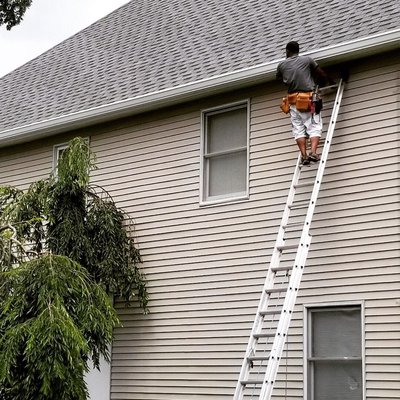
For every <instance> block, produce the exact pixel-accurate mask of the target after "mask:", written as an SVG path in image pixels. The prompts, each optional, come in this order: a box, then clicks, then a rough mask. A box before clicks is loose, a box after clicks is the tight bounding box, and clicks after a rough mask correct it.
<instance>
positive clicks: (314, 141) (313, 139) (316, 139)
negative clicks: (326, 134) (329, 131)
mask: <svg viewBox="0 0 400 400" xmlns="http://www.w3.org/2000/svg"><path fill="white" fill-rule="evenodd" d="M319 139H320V137H319V136H313V137H311V138H310V141H311V153H313V154H317V149H318V145H319Z"/></svg>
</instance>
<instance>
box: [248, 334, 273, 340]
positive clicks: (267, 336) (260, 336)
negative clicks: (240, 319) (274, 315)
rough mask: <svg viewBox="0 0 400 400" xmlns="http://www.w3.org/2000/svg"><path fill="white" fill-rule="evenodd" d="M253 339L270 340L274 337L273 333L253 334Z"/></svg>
mask: <svg viewBox="0 0 400 400" xmlns="http://www.w3.org/2000/svg"><path fill="white" fill-rule="evenodd" d="M253 337H254V338H256V339H260V338H270V337H275V334H274V333H255V334H254V335H253Z"/></svg>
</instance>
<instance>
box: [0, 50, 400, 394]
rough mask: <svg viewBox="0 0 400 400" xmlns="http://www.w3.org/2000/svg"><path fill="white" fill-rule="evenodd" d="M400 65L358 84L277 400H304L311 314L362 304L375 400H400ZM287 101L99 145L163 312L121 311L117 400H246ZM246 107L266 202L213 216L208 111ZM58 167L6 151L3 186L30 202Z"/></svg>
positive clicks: (163, 118)
mask: <svg viewBox="0 0 400 400" xmlns="http://www.w3.org/2000/svg"><path fill="white" fill-rule="evenodd" d="M399 64H400V58H399V56H393V54H392V55H391V56H390V57H389V56H388V57H382V59H381V61H379V62H375V63H374V64H372V63H371V62H365V63H359V65H356V66H355V67H353V68H352V74H351V78H350V81H349V83H348V86H347V88H346V92H345V96H344V99H343V103H342V105H343V107H342V109H341V113H340V117H339V120H338V123H337V131H336V133H335V138H334V142H333V145H332V148H331V153H330V157H329V164H328V166H327V169H326V173H325V177H324V183H323V187H322V191H321V193H320V198H319V200H318V207H317V209H316V214H315V219H314V222H313V230H312V234H313V242H312V246H311V251H310V253H309V258H308V263H307V264H308V266H307V270H306V272H305V275H304V279H303V282H302V290H301V292H300V294H299V302H298V305H297V309H296V310H297V311H296V313H295V315H294V317H293V322H292V325H291V328H290V334H289V344H288V349H289V351H288V352H287V353H286V352H285V357H284V359H283V365H282V367H281V370H280V374H279V380H278V382H277V385H276V390H275V397H274V399H280V400H283V399H284V398H288V399H289V398H290V399H292V400H300V399H303V349H304V344H303V317H304V316H303V305H304V304H305V305H313V304H315V305H319V304H327V303H340V302H342V303H343V304H345V303H346V302H350V301H351V302H363V304H364V310H365V311H364V312H365V346H364V347H365V349H364V350H365V376H366V399H368V400H372V399H374V400H375V399H379V400H394V399H400V384H399V382H400V376H399V375H400V372H399V367H398V366H399V365H400V341H399V337H400V319H399V315H400V312H399V311H400V303H399V301H400V300H399V296H400V283H399V282H400V266H399V260H400V245H399V243H400V241H399V239H400V228H399V217H400V211H399V200H400V198H399V197H400V193H399V183H400V182H399V172H398V171H399V161H400V160H399V126H400V121H399V113H400V106H399V103H400V99H399V87H400V85H399V84H400V76H399V75H400V72H399V67H398V65H399ZM281 95H282V92H281V90H280V89H279V88H278V87H277V86H276V85H270V86H264V87H260V88H253V89H248V90H246V91H242V92H240V93H233V94H230V95H226V96H224V97H220V98H211V99H206V100H203V101H201V102H198V103H191V104H189V105H187V106H185V107H181V108H179V107H176V108H174V109H173V110H165V111H163V112H154V113H151V114H147V115H145V116H143V117H142V118H131V119H129V120H126V121H122V122H118V123H114V124H110V125H108V126H103V127H101V128H99V129H93V130H92V131H91V132H89V133H93V135H92V137H91V145H92V148H93V150H94V151H95V152H96V153H97V157H98V167H99V168H98V170H96V171H95V172H94V173H93V181H94V182H95V183H96V184H100V185H102V186H104V187H105V188H106V189H107V190H108V191H109V192H110V193H111V195H112V196H113V198H114V199H115V200H116V201H117V202H118V204H119V205H120V206H122V207H124V208H125V209H126V210H127V211H128V212H129V213H130V214H131V215H132V217H133V218H134V219H135V221H136V233H137V238H138V243H139V246H140V249H141V252H142V255H143V259H144V265H143V268H144V271H145V272H146V275H147V279H148V282H149V291H150V296H151V303H150V311H151V313H150V314H149V315H147V316H143V315H141V313H140V310H138V309H136V308H135V307H131V308H126V307H124V304H123V303H122V302H117V307H118V310H119V313H120V316H121V318H122V320H123V323H124V327H123V328H119V329H117V330H116V332H115V334H116V338H115V342H114V345H113V364H112V385H111V392H112V395H111V398H112V399H136V400H180V399H182V400H188V399H196V400H203V399H204V400H206V399H207V400H208V399H213V400H222V399H226V400H228V399H231V398H232V395H233V391H234V387H235V384H236V380H237V378H238V373H239V369H240V365H241V360H242V357H243V355H244V354H243V353H244V350H245V348H246V344H247V340H248V335H249V332H250V328H251V325H252V322H253V319H254V314H255V309H256V307H257V304H258V299H259V296H260V291H261V287H262V285H263V282H264V278H265V274H266V271H265V269H266V267H267V265H268V262H269V258H270V254H271V251H272V248H273V245H274V241H275V238H276V233H277V227H278V226H279V223H280V218H281V215H282V209H283V205H284V202H285V200H286V195H287V192H288V188H289V184H290V181H291V174H292V172H293V169H294V160H295V157H296V156H297V150H296V146H295V144H294V142H293V141H292V140H291V139H290V137H289V133H288V132H289V131H290V122H289V120H288V118H286V117H284V116H283V114H281V113H280V112H279V110H278V108H277V104H278V102H279V99H280V97H281ZM246 98H250V99H251V137H250V199H249V200H248V201H243V202H237V203H231V204H221V205H218V206H210V207H199V176H200V171H199V168H200V125H201V120H200V117H201V115H200V114H201V113H200V111H201V110H202V109H205V108H208V107H212V106H217V105H221V104H224V103H229V102H231V101H235V100H242V99H246ZM328 113H329V106H328V110H326V111H325V114H328ZM325 122H326V125H327V122H328V121H327V120H326V121H325ZM53 142H54V143H56V140H55V139H54V140H53ZM60 142H62V140H60ZM51 158H52V146H50V145H47V146H45V147H43V146H37V147H36V148H34V149H28V148H24V149H23V148H15V149H13V150H12V152H11V151H10V152H9V153H7V152H5V151H4V150H2V152H1V153H0V183H1V184H3V183H7V184H12V183H18V184H20V185H22V186H23V187H26V185H27V184H28V183H29V182H30V181H32V180H33V179H37V178H39V177H42V176H43V175H46V173H47V172H48V171H49V170H50V169H51ZM21 166H22V167H21ZM313 173H315V170H313V169H312V168H310V169H309V172H306V174H308V175H310V176H312V174H313ZM285 396H286V397H285Z"/></svg>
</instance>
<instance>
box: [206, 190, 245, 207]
mask: <svg viewBox="0 0 400 400" xmlns="http://www.w3.org/2000/svg"><path fill="white" fill-rule="evenodd" d="M248 200H249V195H248V194H247V193H246V194H243V195H242V196H236V197H223V198H222V197H220V198H215V199H210V200H203V201H200V203H199V206H200V207H210V206H219V205H225V204H235V203H243V202H245V201H248Z"/></svg>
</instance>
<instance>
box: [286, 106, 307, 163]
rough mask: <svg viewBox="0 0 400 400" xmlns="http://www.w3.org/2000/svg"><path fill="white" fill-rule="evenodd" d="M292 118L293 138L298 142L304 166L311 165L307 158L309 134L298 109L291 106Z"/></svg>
mask: <svg viewBox="0 0 400 400" xmlns="http://www.w3.org/2000/svg"><path fill="white" fill-rule="evenodd" d="M290 118H291V121H292V132H293V137H294V139H295V140H296V143H297V146H298V148H299V150H300V153H301V157H302V164H303V165H307V164H310V162H309V161H308V157H307V134H306V127H305V126H304V122H303V120H302V116H301V114H300V113H299V112H298V111H297V109H296V107H294V106H290Z"/></svg>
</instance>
